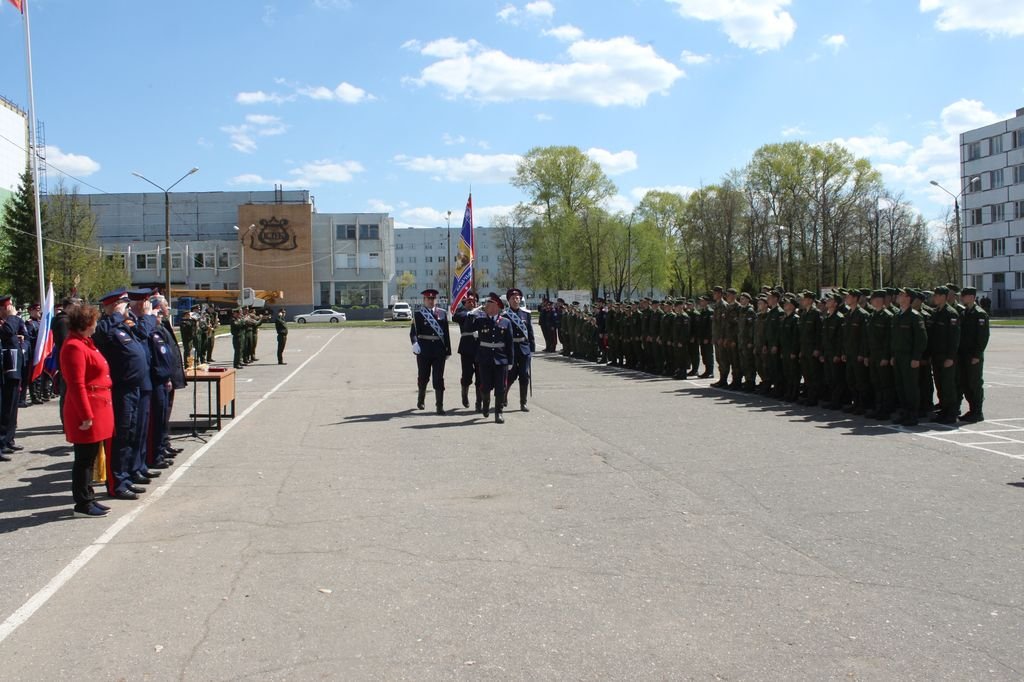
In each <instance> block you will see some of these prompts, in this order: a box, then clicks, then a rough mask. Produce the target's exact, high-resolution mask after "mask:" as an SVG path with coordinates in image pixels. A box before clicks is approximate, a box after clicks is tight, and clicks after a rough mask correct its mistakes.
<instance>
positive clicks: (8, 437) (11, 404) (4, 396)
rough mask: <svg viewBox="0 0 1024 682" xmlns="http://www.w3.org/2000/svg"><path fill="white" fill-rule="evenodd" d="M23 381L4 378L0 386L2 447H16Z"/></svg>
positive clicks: (0, 434) (0, 442)
mask: <svg viewBox="0 0 1024 682" xmlns="http://www.w3.org/2000/svg"><path fill="white" fill-rule="evenodd" d="M20 394H21V381H20V380H19V379H17V378H11V377H4V383H3V386H0V445H14V432H15V431H17V430H18V401H19V400H20Z"/></svg>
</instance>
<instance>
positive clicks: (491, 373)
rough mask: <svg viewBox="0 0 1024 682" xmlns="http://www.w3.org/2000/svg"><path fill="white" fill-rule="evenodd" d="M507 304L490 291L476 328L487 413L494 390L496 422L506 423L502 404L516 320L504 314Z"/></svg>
mask: <svg viewBox="0 0 1024 682" xmlns="http://www.w3.org/2000/svg"><path fill="white" fill-rule="evenodd" d="M504 307H505V304H503V303H502V302H501V297H500V296H498V295H497V294H496V293H494V292H493V291H492V292H491V293H489V294H488V295H487V300H486V302H485V303H484V309H483V310H482V311H481V310H480V309H479V308H477V309H476V311H475V312H476V317H475V318H474V320H473V329H474V330H476V333H477V338H478V341H479V346H478V348H477V351H476V364H477V379H478V381H479V382H480V394H481V397H482V398H483V414H484V417H488V416H489V415H490V409H491V391H492V390H493V391H494V422H495V423H496V424H504V423H505V419H504V417H502V416H501V408H502V405H503V404H504V401H505V384H506V377H507V375H508V366H509V364H510V363H511V362H512V357H513V352H514V351H513V349H512V343H513V341H512V338H513V336H512V322H511V321H510V320H509V319H508V318H507V317H504V316H503V315H502V314H501V311H502V309H504Z"/></svg>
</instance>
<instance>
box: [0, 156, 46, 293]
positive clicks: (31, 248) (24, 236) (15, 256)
mask: <svg viewBox="0 0 1024 682" xmlns="http://www.w3.org/2000/svg"><path fill="white" fill-rule="evenodd" d="M33 187H34V185H33V183H32V174H31V173H30V172H29V171H27V170H26V171H25V172H24V173H22V174H21V184H20V185H19V186H18V191H17V192H15V193H14V195H13V196H12V197H11V198H10V199H8V200H7V204H6V205H5V206H4V213H3V221H2V228H3V233H4V244H5V246H6V248H5V249H4V253H3V254H2V256H3V259H2V261H0V263H2V265H3V280H2V281H3V285H4V290H5V291H6V292H8V293H10V294H11V295H12V296H14V300H15V302H16V303H18V304H23V303H27V302H31V301H34V300H36V299H37V298H39V269H38V268H39V259H38V257H37V254H36V214H35V210H36V209H35V194H34V189H33Z"/></svg>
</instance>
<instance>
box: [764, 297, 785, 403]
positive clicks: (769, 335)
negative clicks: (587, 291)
mask: <svg viewBox="0 0 1024 682" xmlns="http://www.w3.org/2000/svg"><path fill="white" fill-rule="evenodd" d="M780 298H781V295H780V293H779V291H778V290H776V289H772V290H771V291H769V292H768V310H767V312H766V313H765V317H764V358H765V360H764V366H765V371H764V374H765V383H764V384H763V386H764V390H762V391H761V393H762V395H771V396H774V397H776V398H781V397H782V395H783V391H782V386H783V384H784V383H785V382H784V380H783V374H782V353H781V351H780V349H779V339H780V338H781V336H782V318H783V317H785V315H786V313H785V312H783V310H782V307H781V306H779V300H780Z"/></svg>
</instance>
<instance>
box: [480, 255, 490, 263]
mask: <svg viewBox="0 0 1024 682" xmlns="http://www.w3.org/2000/svg"><path fill="white" fill-rule="evenodd" d="M490 260H491V257H490V256H480V262H481V263H488V262H490Z"/></svg>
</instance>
